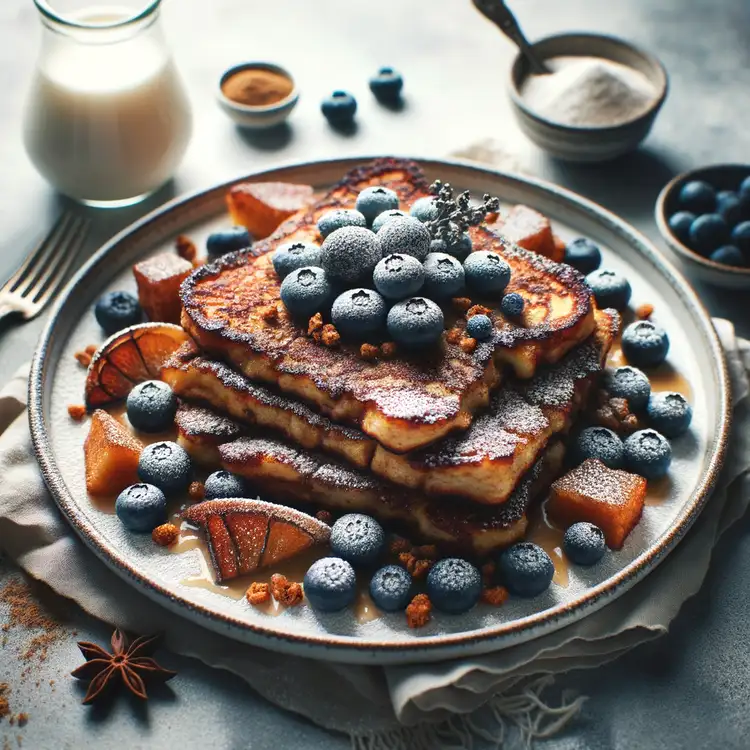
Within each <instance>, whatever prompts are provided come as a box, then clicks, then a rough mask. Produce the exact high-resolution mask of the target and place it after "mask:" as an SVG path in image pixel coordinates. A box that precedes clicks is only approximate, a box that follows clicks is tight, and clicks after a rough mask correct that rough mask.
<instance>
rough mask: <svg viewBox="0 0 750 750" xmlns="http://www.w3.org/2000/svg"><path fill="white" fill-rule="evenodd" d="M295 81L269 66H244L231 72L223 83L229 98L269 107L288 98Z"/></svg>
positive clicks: (223, 88) (253, 105)
mask: <svg viewBox="0 0 750 750" xmlns="http://www.w3.org/2000/svg"><path fill="white" fill-rule="evenodd" d="M293 90H294V83H293V82H292V80H291V79H290V78H289V77H288V76H285V75H284V74H282V73H280V72H277V71H275V70H270V69H268V68H261V67H257V68H252V67H251V68H242V69H240V70H237V71H236V72H234V73H231V74H230V75H229V76H228V77H227V78H226V79H225V80H224V81H222V84H221V91H222V93H223V94H224V96H226V97H227V99H231V100H232V101H233V102H236V103H237V104H242V105H244V106H246V107H267V106H269V105H271V104H277V103H278V102H280V101H283V100H284V99H286V98H287V97H288V96H289V95H290V94H291V93H292V91H293Z"/></svg>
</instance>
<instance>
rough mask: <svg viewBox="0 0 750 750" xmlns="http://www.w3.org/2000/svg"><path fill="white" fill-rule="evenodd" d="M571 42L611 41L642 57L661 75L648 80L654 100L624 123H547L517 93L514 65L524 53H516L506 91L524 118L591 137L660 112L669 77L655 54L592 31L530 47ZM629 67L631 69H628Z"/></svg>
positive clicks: (554, 37)
mask: <svg viewBox="0 0 750 750" xmlns="http://www.w3.org/2000/svg"><path fill="white" fill-rule="evenodd" d="M573 39H583V40H593V39H596V40H604V41H608V42H611V43H613V44H616V45H619V46H621V47H626V48H628V49H629V50H630V51H631V52H634V53H635V54H637V55H638V56H639V57H641V58H643V59H644V60H645V61H646V62H648V63H649V64H650V65H652V66H653V67H654V68H655V69H656V70H657V71H658V72H659V73H660V74H661V76H660V78H661V80H660V81H658V82H657V81H652V80H651V78H649V81H651V83H654V84H655V85H656V86H657V87H658V89H659V93H658V95H657V96H656V98H655V99H654V101H653V102H652V103H651V104H650V105H649V107H648V109H647V110H646V111H645V112H642V113H641V114H640V115H636V116H635V117H633V118H631V119H630V120H626V121H625V122H618V123H617V124H616V125H565V124H563V123H559V122H554V121H553V120H548V119H547V118H546V117H543V116H542V115H540V114H539V113H537V112H535V111H534V110H533V109H531V108H530V107H529V106H528V105H527V104H526V103H525V102H524V100H523V97H522V96H521V92H520V91H519V89H518V87H517V85H516V82H515V79H514V76H513V71H514V70H515V68H516V65H517V64H518V62H519V60H520V59H522V58H523V53H522V52H520V51H519V52H518V54H517V55H516V56H515V57H514V58H513V62H512V64H511V66H510V71H509V76H508V91H509V94H510V98H511V100H512V102H513V104H514V105H515V106H516V107H517V108H518V109H519V110H521V112H523V113H524V115H526V116H527V117H529V118H531V119H532V120H534V121H535V122H538V123H540V124H542V125H545V126H547V127H550V128H554V129H556V130H559V131H561V132H565V133H570V134H577V135H584V134H589V135H590V134H592V133H615V132H617V131H619V130H623V129H626V128H628V127H630V126H632V125H633V124H634V123H638V122H641V121H644V120H647V119H648V118H650V117H655V116H656V114H657V112H658V111H659V110H660V109H661V106H662V104H664V100H665V99H666V98H667V94H668V93H669V74H668V73H667V69H666V68H665V67H664V64H663V63H662V62H661V60H659V58H658V57H656V55H654V54H653V53H651V52H648V51H647V50H645V49H643V48H642V47H639V46H637V45H636V44H633V43H632V42H629V41H628V40H626V39H622V38H620V37H617V36H613V35H612V34H597V33H591V32H571V33H563V34H550V35H549V36H545V37H542V38H541V39H538V40H537V41H535V42H534V43H533V44H532V46H536V45H538V44H542V43H543V42H550V41H553V40H573ZM628 67H630V66H628Z"/></svg>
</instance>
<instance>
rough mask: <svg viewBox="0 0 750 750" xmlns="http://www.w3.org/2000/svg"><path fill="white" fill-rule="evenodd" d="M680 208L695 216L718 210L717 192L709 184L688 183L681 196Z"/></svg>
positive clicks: (681, 191)
mask: <svg viewBox="0 0 750 750" xmlns="http://www.w3.org/2000/svg"><path fill="white" fill-rule="evenodd" d="M679 201H680V206H681V207H682V208H684V209H685V210H686V211H692V212H693V213H694V214H707V213H710V212H711V211H713V210H714V209H715V208H716V191H715V190H714V189H713V188H712V187H711V185H709V184H708V183H707V182H703V181H702V180H693V181H692V182H686V183H685V184H684V185H683V186H682V189H681V190H680V195H679Z"/></svg>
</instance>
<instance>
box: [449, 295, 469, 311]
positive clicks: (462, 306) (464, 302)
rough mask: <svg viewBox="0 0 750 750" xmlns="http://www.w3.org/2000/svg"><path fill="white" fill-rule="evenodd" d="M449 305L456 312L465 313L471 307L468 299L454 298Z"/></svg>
mask: <svg viewBox="0 0 750 750" xmlns="http://www.w3.org/2000/svg"><path fill="white" fill-rule="evenodd" d="M451 305H452V307H453V309H454V310H456V312H462V313H465V312H466V311H467V310H468V309H469V308H470V307H471V299H469V297H454V298H453V299H452V300H451Z"/></svg>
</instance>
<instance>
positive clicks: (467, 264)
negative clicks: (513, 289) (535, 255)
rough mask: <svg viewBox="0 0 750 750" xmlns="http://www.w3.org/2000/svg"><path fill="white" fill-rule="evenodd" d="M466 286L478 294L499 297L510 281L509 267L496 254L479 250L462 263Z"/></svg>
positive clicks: (470, 254)
mask: <svg viewBox="0 0 750 750" xmlns="http://www.w3.org/2000/svg"><path fill="white" fill-rule="evenodd" d="M464 273H465V274H466V284H467V285H468V286H469V287H470V288H471V289H473V290H474V291H475V292H477V293H478V294H481V295H483V296H487V297H499V296H500V295H501V294H502V293H503V291H505V287H506V286H508V282H509V281H510V266H509V265H508V264H507V263H506V262H505V260H503V258H502V257H501V256H500V255H498V254H497V253H493V252H492V251H491V250H479V251H478V252H476V253H469V255H468V257H467V258H466V260H465V261H464Z"/></svg>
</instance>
